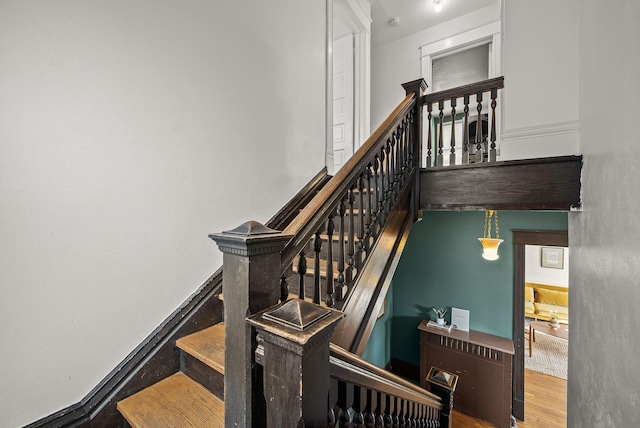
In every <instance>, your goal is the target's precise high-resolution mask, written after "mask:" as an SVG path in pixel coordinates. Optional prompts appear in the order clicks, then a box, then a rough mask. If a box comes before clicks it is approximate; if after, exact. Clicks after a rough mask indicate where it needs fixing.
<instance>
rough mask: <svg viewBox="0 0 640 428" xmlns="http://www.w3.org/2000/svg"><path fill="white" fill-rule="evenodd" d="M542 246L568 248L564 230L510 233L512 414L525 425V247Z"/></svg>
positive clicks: (566, 235) (566, 232)
mask: <svg viewBox="0 0 640 428" xmlns="http://www.w3.org/2000/svg"><path fill="white" fill-rule="evenodd" d="M526 245H545V246H552V247H568V246H569V232H568V231H566V230H558V231H540V230H514V231H513V246H514V249H513V273H514V274H513V332H512V335H513V344H514V348H515V354H514V356H513V371H512V376H513V377H512V387H513V388H512V390H513V394H512V398H511V400H512V402H511V414H512V415H513V416H514V417H515V418H516V419H518V420H521V421H524V284H525V275H524V274H525V246H526Z"/></svg>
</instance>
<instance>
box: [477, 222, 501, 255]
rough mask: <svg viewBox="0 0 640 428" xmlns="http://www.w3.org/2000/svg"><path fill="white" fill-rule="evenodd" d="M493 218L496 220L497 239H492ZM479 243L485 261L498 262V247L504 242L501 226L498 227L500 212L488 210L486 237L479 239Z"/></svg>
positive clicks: (485, 223)
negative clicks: (501, 236)
mask: <svg viewBox="0 0 640 428" xmlns="http://www.w3.org/2000/svg"><path fill="white" fill-rule="evenodd" d="M491 217H494V218H495V226H496V237H495V238H492V237H491ZM478 241H480V243H481V244H482V257H483V258H484V259H485V260H491V261H493V260H498V259H499V258H500V256H499V255H498V247H499V246H500V244H501V243H502V242H503V241H504V239H500V226H498V211H494V210H487V211H485V213H484V235H483V237H482V238H478Z"/></svg>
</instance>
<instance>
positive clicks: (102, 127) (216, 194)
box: [0, 0, 326, 426]
mask: <svg viewBox="0 0 640 428" xmlns="http://www.w3.org/2000/svg"><path fill="white" fill-rule="evenodd" d="M325 25H326V24H325V3H324V2H300V1H297V0H281V1H279V2H278V7H277V8H274V7H273V4H272V3H270V2H263V1H261V0H242V1H239V0H236V1H233V2H209V1H191V2H189V3H188V4H185V3H184V2H182V1H177V0H165V1H161V2H158V1H151V0H141V1H136V2H130V1H124V0H113V1H109V2H87V1H81V0H58V1H55V2H53V1H51V2H42V1H33V0H29V1H26V0H15V1H9V0H7V1H3V2H1V3H0V76H1V78H0V117H2V120H1V121H0V153H1V156H0V195H1V198H0V236H2V239H1V240H0V260H1V261H2V262H1V263H2V266H1V268H0V284H1V292H2V298H0V343H2V352H1V353H0V367H1V368H0V384H1V385H2V388H0V415H2V416H1V417H0V419H2V423H1V425H2V426H22V425H24V424H27V423H29V422H32V421H34V420H36V419H39V418H41V417H44V416H46V415H48V414H50V413H52V412H54V411H57V410H59V409H62V408H64V407H66V406H69V405H71V404H73V403H75V402H77V401H79V400H80V399H81V398H83V397H84V396H85V395H86V394H87V393H88V392H89V391H90V390H91V389H92V388H93V387H94V386H96V385H97V384H98V382H99V381H100V380H101V379H102V378H103V377H104V376H105V375H107V374H108V373H109V372H110V371H111V370H112V369H113V368H114V367H115V366H116V365H117V364H118V363H119V362H120V361H121V360H122V359H123V358H124V357H125V356H126V355H127V354H128V353H129V352H130V351H132V350H133V349H134V348H135V346H137V345H138V344H139V343H140V342H141V341H142V340H143V339H144V338H145V337H146V336H147V335H148V334H149V333H150V332H151V331H152V330H153V329H154V328H155V327H156V326H158V325H159V324H160V323H161V322H162V321H163V320H164V319H165V318H166V317H167V316H169V315H170V313H171V312H172V311H173V310H175V309H176V308H177V307H178V306H179V305H180V304H181V303H182V302H183V301H184V300H185V299H186V298H187V297H188V296H189V295H190V294H191V293H193V292H194V291H195V290H196V289H197V288H198V287H199V286H200V285H201V283H202V282H203V281H204V280H205V279H206V278H207V277H208V276H209V275H210V274H211V273H212V272H213V271H214V270H215V269H216V268H217V267H219V266H220V264H221V260H222V257H221V254H220V253H219V251H218V250H217V247H216V246H215V244H214V243H213V242H212V241H211V240H210V239H209V238H208V237H207V234H208V233H211V232H219V231H222V230H227V229H230V228H233V227H235V226H237V225H239V224H241V223H242V222H244V221H247V220H251V219H254V220H259V221H263V222H264V221H266V220H267V219H268V218H269V217H270V216H271V215H272V214H273V213H275V212H276V211H277V209H278V208H280V207H281V206H282V205H283V203H284V202H286V201H287V200H288V199H289V198H290V197H291V196H292V195H293V194H294V193H295V191H297V190H298V189H299V188H300V187H301V186H302V185H303V184H304V183H305V182H306V181H307V180H309V179H310V178H311V177H312V176H313V175H314V174H315V173H317V172H318V171H319V170H320V168H321V167H322V166H323V164H324V161H323V159H324V147H325V89H324V85H325V75H324V74H325V53H326V50H325Z"/></svg>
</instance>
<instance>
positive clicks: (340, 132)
mask: <svg viewBox="0 0 640 428" xmlns="http://www.w3.org/2000/svg"><path fill="white" fill-rule="evenodd" d="M352 155H353V34H348V35H346V36H344V37H342V38H340V39H338V40H334V41H333V165H334V168H335V169H334V171H335V172H337V171H338V170H339V169H340V168H341V167H342V165H344V164H345V162H347V160H348V159H349V158H350V157H351V156H352Z"/></svg>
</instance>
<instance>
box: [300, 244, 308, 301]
mask: <svg viewBox="0 0 640 428" xmlns="http://www.w3.org/2000/svg"><path fill="white" fill-rule="evenodd" d="M298 257H299V258H298V279H299V282H298V298H299V299H301V300H304V277H305V275H306V274H307V255H306V254H305V253H304V250H302V251H300V255H299V256H298Z"/></svg>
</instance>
